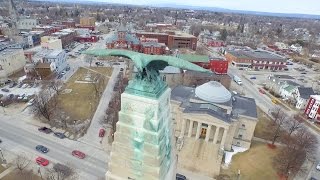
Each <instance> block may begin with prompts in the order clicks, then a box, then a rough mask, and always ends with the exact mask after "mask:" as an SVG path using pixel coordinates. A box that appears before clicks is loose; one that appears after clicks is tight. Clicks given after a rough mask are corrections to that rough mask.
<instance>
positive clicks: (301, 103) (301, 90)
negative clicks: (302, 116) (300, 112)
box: [294, 87, 315, 109]
mask: <svg viewBox="0 0 320 180" xmlns="http://www.w3.org/2000/svg"><path fill="white" fill-rule="evenodd" d="M311 95H315V92H314V91H313V89H312V88H311V87H297V88H296V89H295V93H294V97H295V99H296V101H297V104H296V108H297V109H305V107H306V104H307V102H308V100H309V98H310V96H311Z"/></svg>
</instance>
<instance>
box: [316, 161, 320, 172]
mask: <svg viewBox="0 0 320 180" xmlns="http://www.w3.org/2000/svg"><path fill="white" fill-rule="evenodd" d="M316 169H317V170H319V171H320V162H319V163H318V164H317V166H316Z"/></svg>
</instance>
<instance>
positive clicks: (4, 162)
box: [0, 148, 7, 164]
mask: <svg viewBox="0 0 320 180" xmlns="http://www.w3.org/2000/svg"><path fill="white" fill-rule="evenodd" d="M0 153H1V159H2V163H3V164H7V161H6V160H5V159H4V156H3V153H2V149H1V148H0Z"/></svg>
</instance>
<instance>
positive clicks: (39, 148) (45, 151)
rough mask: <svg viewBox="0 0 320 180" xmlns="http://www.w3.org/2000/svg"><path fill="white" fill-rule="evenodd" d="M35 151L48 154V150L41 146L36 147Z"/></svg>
mask: <svg viewBox="0 0 320 180" xmlns="http://www.w3.org/2000/svg"><path fill="white" fill-rule="evenodd" d="M36 150H37V151H39V152H42V153H47V152H49V149H48V148H47V147H45V146H42V145H38V146H36Z"/></svg>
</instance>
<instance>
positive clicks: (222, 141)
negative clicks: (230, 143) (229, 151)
mask: <svg viewBox="0 0 320 180" xmlns="http://www.w3.org/2000/svg"><path fill="white" fill-rule="evenodd" d="M227 133H228V129H227V128H224V130H223V135H222V139H221V143H220V148H223V149H224V143H225V141H226V137H227Z"/></svg>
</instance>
